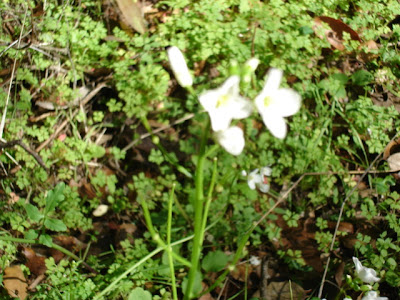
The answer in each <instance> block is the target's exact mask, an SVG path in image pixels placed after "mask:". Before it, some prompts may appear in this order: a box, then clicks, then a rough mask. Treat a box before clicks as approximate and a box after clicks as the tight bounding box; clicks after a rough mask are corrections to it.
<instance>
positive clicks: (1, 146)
mask: <svg viewBox="0 0 400 300" xmlns="http://www.w3.org/2000/svg"><path fill="white" fill-rule="evenodd" d="M3 141H4V140H3V139H2V140H0V149H4V148H11V147H14V146H15V145H18V146H20V147H21V148H22V149H24V150H25V151H26V152H28V153H29V154H30V155H32V156H33V158H34V159H36V161H37V162H38V164H39V165H40V166H41V167H42V168H43V169H45V170H46V171H47V167H46V165H45V164H44V162H43V160H42V158H41V157H40V156H39V154H37V153H36V152H35V151H33V150H32V149H30V148H29V147H28V146H27V145H25V144H24V143H23V142H22V141H21V140H13V141H9V142H3Z"/></svg>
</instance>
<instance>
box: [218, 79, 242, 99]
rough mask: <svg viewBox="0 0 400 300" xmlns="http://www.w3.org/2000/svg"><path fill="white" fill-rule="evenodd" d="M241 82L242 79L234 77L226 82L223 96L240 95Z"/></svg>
mask: <svg viewBox="0 0 400 300" xmlns="http://www.w3.org/2000/svg"><path fill="white" fill-rule="evenodd" d="M239 82H240V77H239V76H237V75H233V76H231V77H229V78H228V79H227V80H225V82H224V84H223V85H222V86H221V88H220V89H221V94H223V95H224V94H226V95H239Z"/></svg>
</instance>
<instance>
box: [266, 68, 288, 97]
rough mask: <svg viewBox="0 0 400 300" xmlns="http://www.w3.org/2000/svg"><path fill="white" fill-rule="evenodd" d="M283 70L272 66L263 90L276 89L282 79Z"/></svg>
mask: <svg viewBox="0 0 400 300" xmlns="http://www.w3.org/2000/svg"><path fill="white" fill-rule="evenodd" d="M282 76H283V71H282V70H280V69H275V68H271V69H270V70H269V71H268V74H267V76H266V82H265V85H264V88H263V91H271V92H272V91H276V90H277V89H279V86H280V84H281V81H282Z"/></svg>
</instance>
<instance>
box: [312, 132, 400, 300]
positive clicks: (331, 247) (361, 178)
mask: <svg viewBox="0 0 400 300" xmlns="http://www.w3.org/2000/svg"><path fill="white" fill-rule="evenodd" d="M397 135H398V132H397V133H396V134H395V135H394V136H393V138H392V139H391V140H390V142H389V143H391V142H392V141H394V140H395V139H396V137H397ZM383 152H384V151H382V152H381V153H379V155H377V156H376V157H375V159H374V160H373V161H372V163H371V164H370V165H369V166H368V168H367V169H366V170H365V171H364V172H363V173H362V175H361V176H360V178H359V179H358V181H357V184H356V185H355V186H354V187H353V188H352V189H351V191H350V192H349V193H348V194H347V196H346V198H345V199H344V200H343V203H342V205H341V207H340V212H339V217H338V220H337V222H336V227H335V231H334V233H333V237H332V242H331V245H330V247H329V252H330V253H332V251H333V247H334V246H335V240H336V235H337V232H338V230H339V225H340V222H341V219H342V215H343V210H344V205H345V204H346V202H347V200H349V198H350V197H351V195H352V194H353V193H354V191H355V190H356V189H357V187H358V185H359V184H360V182H361V181H362V180H363V179H364V177H365V176H367V174H368V173H370V170H371V169H372V167H373V166H374V165H375V163H376V162H377V161H378V160H379V158H380V157H381V156H382V154H383ZM391 172H394V171H391ZM330 262H331V257H330V256H328V259H327V261H326V266H325V270H324V274H323V275H322V280H321V286H320V288H319V292H318V298H321V297H322V292H323V290H324V284H325V281H326V275H327V273H328V269H329V264H330Z"/></svg>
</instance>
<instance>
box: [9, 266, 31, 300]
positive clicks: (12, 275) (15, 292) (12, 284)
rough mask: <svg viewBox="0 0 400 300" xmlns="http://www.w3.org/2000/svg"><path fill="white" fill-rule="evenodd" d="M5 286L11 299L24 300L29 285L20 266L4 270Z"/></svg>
mask: <svg viewBox="0 0 400 300" xmlns="http://www.w3.org/2000/svg"><path fill="white" fill-rule="evenodd" d="M4 274H5V275H4V277H3V284H4V287H5V288H6V290H7V292H8V294H9V295H10V296H11V297H14V298H17V297H18V298H19V299H21V300H24V299H25V298H26V297H27V296H28V294H27V292H26V291H27V288H28V284H27V283H26V280H25V276H24V273H23V272H22V270H21V267H20V266H11V267H7V268H5V270H4Z"/></svg>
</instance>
